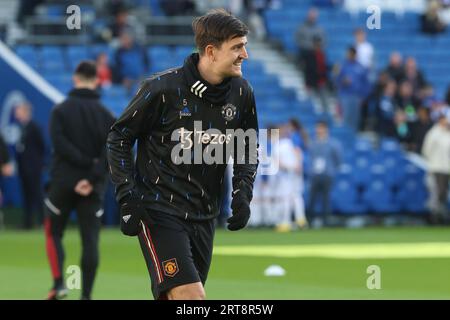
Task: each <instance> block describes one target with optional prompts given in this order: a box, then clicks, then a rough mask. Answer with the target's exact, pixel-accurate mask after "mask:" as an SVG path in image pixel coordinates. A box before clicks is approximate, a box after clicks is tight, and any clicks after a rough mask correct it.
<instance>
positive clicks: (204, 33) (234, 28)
mask: <svg viewBox="0 0 450 320" xmlns="http://www.w3.org/2000/svg"><path fill="white" fill-rule="evenodd" d="M192 29H193V31H194V35H195V45H196V46H197V49H198V52H199V53H200V54H201V55H202V54H204V53H205V48H206V46H207V45H209V44H212V45H214V46H215V47H220V46H221V45H222V43H223V42H225V41H227V40H231V39H234V38H237V37H245V36H246V35H247V34H248V32H249V29H248V27H247V26H246V25H245V23H243V22H242V21H241V20H239V19H238V18H236V17H235V16H233V15H232V14H231V13H229V12H227V11H226V10H225V9H213V10H210V11H208V12H207V13H206V14H205V15H203V16H201V17H197V18H195V19H194V21H193V22H192Z"/></svg>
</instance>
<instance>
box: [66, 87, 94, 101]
mask: <svg viewBox="0 0 450 320" xmlns="http://www.w3.org/2000/svg"><path fill="white" fill-rule="evenodd" d="M69 96H70V97H77V98H85V99H99V98H100V94H99V93H98V92H97V91H95V90H91V89H84V88H83V89H76V88H73V89H72V90H70V92H69Z"/></svg>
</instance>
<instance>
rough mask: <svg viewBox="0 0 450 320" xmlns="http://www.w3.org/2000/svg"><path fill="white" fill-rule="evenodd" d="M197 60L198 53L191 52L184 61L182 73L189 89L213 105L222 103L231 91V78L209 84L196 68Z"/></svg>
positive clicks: (198, 58)
mask: <svg viewBox="0 0 450 320" xmlns="http://www.w3.org/2000/svg"><path fill="white" fill-rule="evenodd" d="M199 60H200V57H199V54H198V53H193V54H191V55H190V56H188V57H187V58H186V60H185V61H184V65H183V74H184V77H185V80H186V83H187V85H188V88H189V90H190V91H191V92H192V93H193V94H195V95H196V96H198V97H199V98H201V99H205V100H207V101H209V102H210V103H212V104H214V105H219V106H222V105H224V104H225V103H226V101H227V100H228V97H229V95H230V93H231V78H226V79H225V80H223V81H222V82H221V83H220V84H218V85H212V84H210V83H209V82H208V81H206V80H205V79H203V78H202V76H201V75H200V72H199V71H198V69H197V65H198V62H199Z"/></svg>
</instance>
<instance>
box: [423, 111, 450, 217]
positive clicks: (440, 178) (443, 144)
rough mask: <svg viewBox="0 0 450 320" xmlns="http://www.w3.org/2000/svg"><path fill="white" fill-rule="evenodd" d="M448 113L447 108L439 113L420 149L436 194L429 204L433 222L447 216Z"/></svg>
mask: <svg viewBox="0 0 450 320" xmlns="http://www.w3.org/2000/svg"><path fill="white" fill-rule="evenodd" d="M449 113H450V112H449V110H448V108H446V109H444V110H443V112H441V113H440V116H439V119H438V122H437V123H436V124H435V125H434V126H433V127H432V128H431V130H430V131H429V132H428V133H427V134H426V136H425V140H424V143H423V148H422V154H423V156H424V157H425V159H426V161H427V163H428V171H429V173H430V174H431V175H432V176H433V178H434V183H435V187H436V190H437V194H436V195H435V197H434V199H436V201H432V203H430V209H431V212H432V218H433V222H442V220H443V219H445V218H446V216H447V214H448V209H447V194H448V183H449V174H450V128H449V124H450V122H449V118H450V115H449ZM432 189H433V188H431V189H430V191H432ZM430 193H431V192H430ZM431 198H433V196H432V197H431Z"/></svg>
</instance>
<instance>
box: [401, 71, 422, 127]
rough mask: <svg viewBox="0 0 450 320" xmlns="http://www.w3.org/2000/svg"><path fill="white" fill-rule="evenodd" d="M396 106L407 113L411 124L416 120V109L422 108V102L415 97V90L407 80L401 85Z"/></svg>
mask: <svg viewBox="0 0 450 320" xmlns="http://www.w3.org/2000/svg"><path fill="white" fill-rule="evenodd" d="M396 104H397V107H398V108H400V109H401V110H403V111H404V112H405V113H406V116H407V117H408V119H407V120H408V121H409V122H412V121H415V120H416V109H417V108H418V107H419V106H420V100H419V99H418V98H416V97H415V96H414V89H413V86H412V84H411V83H410V82H409V81H406V80H405V81H403V82H402V83H401V84H400V86H399V89H398V96H397V99H396Z"/></svg>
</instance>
